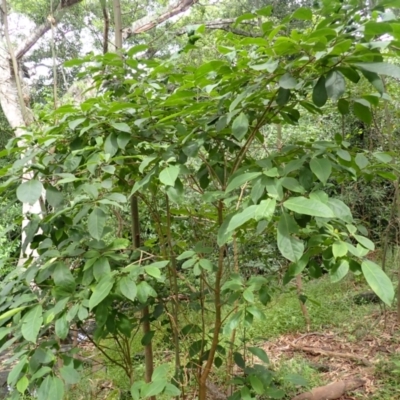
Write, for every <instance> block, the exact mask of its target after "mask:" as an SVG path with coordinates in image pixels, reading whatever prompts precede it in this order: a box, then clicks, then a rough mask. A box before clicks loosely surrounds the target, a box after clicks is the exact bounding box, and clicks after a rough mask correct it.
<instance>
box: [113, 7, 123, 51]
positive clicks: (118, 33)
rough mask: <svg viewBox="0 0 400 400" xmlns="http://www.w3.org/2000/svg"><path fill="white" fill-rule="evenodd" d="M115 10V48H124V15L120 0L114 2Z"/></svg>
mask: <svg viewBox="0 0 400 400" xmlns="http://www.w3.org/2000/svg"><path fill="white" fill-rule="evenodd" d="M113 9H114V29H115V48H116V49H117V50H119V49H121V48H122V15H121V3H120V0H113Z"/></svg>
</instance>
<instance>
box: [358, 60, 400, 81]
mask: <svg viewBox="0 0 400 400" xmlns="http://www.w3.org/2000/svg"><path fill="white" fill-rule="evenodd" d="M353 65H354V66H356V67H358V68H360V69H361V70H363V71H368V72H374V73H376V74H379V75H386V76H390V77H392V78H396V79H400V67H398V66H397V65H394V64H389V63H386V62H375V63H354V64H353Z"/></svg>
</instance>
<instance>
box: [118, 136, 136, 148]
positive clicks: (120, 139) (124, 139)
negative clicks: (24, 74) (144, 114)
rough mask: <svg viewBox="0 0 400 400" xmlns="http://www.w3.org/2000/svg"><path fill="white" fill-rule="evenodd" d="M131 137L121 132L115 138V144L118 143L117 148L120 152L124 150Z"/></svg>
mask: <svg viewBox="0 0 400 400" xmlns="http://www.w3.org/2000/svg"><path fill="white" fill-rule="evenodd" d="M131 138H132V135H130V134H128V133H126V132H122V133H120V134H119V135H118V136H117V143H118V147H119V148H120V149H122V150H125V147H126V145H127V144H128V143H129V141H130V140H131Z"/></svg>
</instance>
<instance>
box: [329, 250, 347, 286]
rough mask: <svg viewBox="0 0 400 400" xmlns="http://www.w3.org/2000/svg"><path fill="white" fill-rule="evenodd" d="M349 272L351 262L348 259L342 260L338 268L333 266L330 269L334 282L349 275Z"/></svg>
mask: <svg viewBox="0 0 400 400" xmlns="http://www.w3.org/2000/svg"><path fill="white" fill-rule="evenodd" d="M346 247H347V246H346ZM348 272H349V262H348V261H347V260H342V261H341V263H340V265H339V266H338V267H337V268H332V269H331V270H330V271H329V275H330V277H331V282H332V283H336V282H339V281H340V280H342V279H343V278H344V277H345V276H346V275H347V273H348Z"/></svg>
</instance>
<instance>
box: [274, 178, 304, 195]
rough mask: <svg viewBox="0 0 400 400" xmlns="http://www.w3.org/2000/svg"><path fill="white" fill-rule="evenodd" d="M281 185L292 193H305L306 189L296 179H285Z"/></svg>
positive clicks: (281, 180) (282, 179) (281, 181)
mask: <svg viewBox="0 0 400 400" xmlns="http://www.w3.org/2000/svg"><path fill="white" fill-rule="evenodd" d="M279 181H280V183H281V185H282V186H283V187H284V188H285V189H288V190H290V191H291V192H296V193H304V192H305V189H304V188H303V186H301V185H300V183H299V181H298V180H297V179H295V178H290V177H285V178H281V179H280V180H279Z"/></svg>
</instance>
